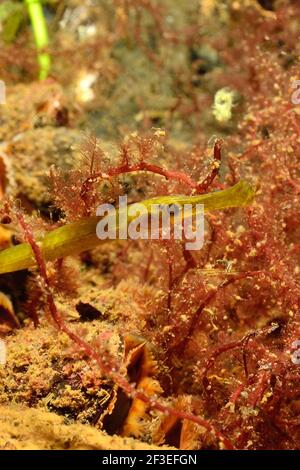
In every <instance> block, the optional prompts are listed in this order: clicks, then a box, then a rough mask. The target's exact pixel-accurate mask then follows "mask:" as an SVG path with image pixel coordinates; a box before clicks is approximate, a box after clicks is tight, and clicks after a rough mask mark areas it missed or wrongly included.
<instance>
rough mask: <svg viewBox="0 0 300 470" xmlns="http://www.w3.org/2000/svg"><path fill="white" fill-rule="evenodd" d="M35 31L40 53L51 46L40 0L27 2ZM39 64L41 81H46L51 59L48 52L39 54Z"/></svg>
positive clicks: (28, 0) (26, 0)
mask: <svg viewBox="0 0 300 470" xmlns="http://www.w3.org/2000/svg"><path fill="white" fill-rule="evenodd" d="M25 4H26V5H27V8H28V13H29V17H30V21H31V25H32V29H33V35H34V40H35V44H36V47H37V49H38V51H40V50H42V49H44V48H45V47H47V46H48V44H49V38H48V31H47V24H46V20H45V16H44V12H43V7H42V4H41V2H40V0H25ZM38 62H39V66H40V71H39V79H40V80H45V79H46V78H47V77H48V74H49V71H50V67H51V58H50V55H49V54H48V53H46V52H39V53H38Z"/></svg>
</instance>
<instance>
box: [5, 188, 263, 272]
mask: <svg viewBox="0 0 300 470" xmlns="http://www.w3.org/2000/svg"><path fill="white" fill-rule="evenodd" d="M254 195H255V190H254V189H253V188H252V187H251V186H250V185H249V184H248V183H246V182H245V181H240V182H239V183H237V184H236V185H235V186H232V187H231V188H228V189H224V190H222V191H216V192H212V193H208V194H202V195H199V196H161V197H156V198H152V199H147V200H144V201H141V202H140V203H135V204H131V205H130V206H128V207H131V208H133V209H134V206H137V205H138V204H143V206H144V207H146V209H147V213H148V214H150V213H151V210H152V209H151V208H152V207H153V204H159V205H172V204H176V205H179V206H183V205H184V204H192V205H193V208H194V213H195V212H196V204H203V205H204V212H209V211H213V210H217V209H226V208H229V207H243V206H246V205H248V204H250V203H251V202H252V200H253V198H254ZM133 213H134V211H133ZM119 215H120V212H119V210H118V209H117V210H116V216H117V220H119V219H120V218H119ZM136 217H137V216H132V217H129V216H128V219H127V223H130V222H131V221H132V220H134V219H135V218H136ZM99 220H100V217H88V218H84V219H81V220H78V221H76V222H73V223H69V224H66V225H64V226H62V227H59V228H57V229H55V230H53V231H51V232H48V233H47V234H46V235H44V237H43V238H41V239H40V240H38V243H39V246H40V248H41V251H42V254H43V257H44V259H45V260H46V261H53V260H55V259H58V258H63V257H65V256H69V255H75V254H78V253H80V252H82V251H85V250H89V249H92V248H94V247H95V246H97V245H98V244H99V243H101V240H99V238H98V237H97V235H96V226H97V223H98V222H99ZM35 265H36V262H35V258H34V255H33V252H32V249H31V246H30V245H29V244H28V243H22V244H20V245H17V246H14V247H11V248H7V249H6V250H3V251H1V252H0V274H3V273H9V272H13V271H20V270H22V269H27V268H30V267H33V266H35Z"/></svg>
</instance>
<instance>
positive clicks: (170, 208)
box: [159, 204, 180, 215]
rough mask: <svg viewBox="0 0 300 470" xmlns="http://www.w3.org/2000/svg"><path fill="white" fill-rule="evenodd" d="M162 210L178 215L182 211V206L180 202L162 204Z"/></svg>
mask: <svg viewBox="0 0 300 470" xmlns="http://www.w3.org/2000/svg"><path fill="white" fill-rule="evenodd" d="M159 208H160V210H161V211H165V212H167V213H168V214H170V215H178V214H179V212H180V206H179V205H178V204H160V206H159Z"/></svg>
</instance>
